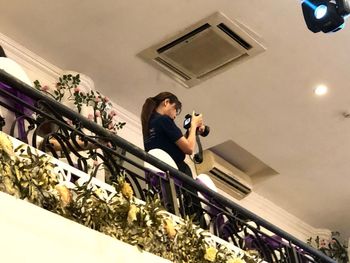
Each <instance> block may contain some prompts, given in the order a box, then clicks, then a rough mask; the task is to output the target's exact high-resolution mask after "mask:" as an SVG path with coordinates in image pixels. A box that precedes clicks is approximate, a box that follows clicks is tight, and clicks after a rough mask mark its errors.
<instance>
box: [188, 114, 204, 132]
mask: <svg viewBox="0 0 350 263" xmlns="http://www.w3.org/2000/svg"><path fill="white" fill-rule="evenodd" d="M201 126H203V115H202V114H199V115H196V114H195V112H192V120H191V127H193V128H195V129H197V128H200V127H201Z"/></svg>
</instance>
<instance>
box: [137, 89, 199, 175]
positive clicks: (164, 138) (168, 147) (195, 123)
mask: <svg viewBox="0 0 350 263" xmlns="http://www.w3.org/2000/svg"><path fill="white" fill-rule="evenodd" d="M181 107H182V105H181V102H180V101H179V100H178V98H177V97H176V96H175V95H174V94H172V93H170V92H161V93H159V94H158V95H157V96H154V97H150V98H148V99H146V101H145V103H144V104H143V107H142V113H141V121H142V133H143V140H144V146H145V150H146V151H149V150H152V149H157V148H158V149H162V150H164V151H166V152H167V153H168V154H169V155H170V156H171V157H172V158H173V160H174V161H175V163H176V164H177V167H178V168H179V170H180V171H182V172H184V173H186V174H187V175H190V176H192V174H191V170H190V168H189V167H188V165H187V164H186V163H185V162H184V159H185V156H186V154H189V155H191V154H192V153H193V152H194V148H195V145H196V131H197V128H199V129H200V130H201V129H202V128H203V119H202V115H201V114H200V115H198V116H196V115H195V114H192V119H191V127H190V129H189V131H188V133H187V134H188V135H187V137H185V136H184V135H183V134H182V132H181V130H180V129H179V127H177V126H176V124H175V122H174V120H175V118H176V116H177V115H179V114H180V112H181Z"/></svg>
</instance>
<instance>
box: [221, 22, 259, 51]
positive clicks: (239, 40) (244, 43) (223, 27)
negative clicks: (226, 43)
mask: <svg viewBox="0 0 350 263" xmlns="http://www.w3.org/2000/svg"><path fill="white" fill-rule="evenodd" d="M217 27H218V28H220V29H221V30H222V31H224V32H225V33H226V34H227V35H229V36H230V37H231V38H232V39H234V40H235V41H236V42H237V43H239V44H240V45H241V46H242V47H244V48H245V49H247V50H249V49H251V48H252V46H251V45H250V44H249V43H248V42H247V41H245V40H244V39H243V38H241V37H240V36H239V35H238V34H236V33H235V32H234V31H232V30H231V29H229V28H228V27H227V26H226V25H225V24H224V23H220V24H219V25H217Z"/></svg>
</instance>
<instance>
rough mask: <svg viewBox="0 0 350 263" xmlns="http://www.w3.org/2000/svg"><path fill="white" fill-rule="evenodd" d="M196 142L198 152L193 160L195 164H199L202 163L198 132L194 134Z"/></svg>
mask: <svg viewBox="0 0 350 263" xmlns="http://www.w3.org/2000/svg"><path fill="white" fill-rule="evenodd" d="M196 142H197V145H198V152H197V153H196V154H195V155H194V157H193V160H194V162H195V163H196V164H199V163H202V162H203V148H202V143H201V140H200V139H199V134H198V132H197V133H196Z"/></svg>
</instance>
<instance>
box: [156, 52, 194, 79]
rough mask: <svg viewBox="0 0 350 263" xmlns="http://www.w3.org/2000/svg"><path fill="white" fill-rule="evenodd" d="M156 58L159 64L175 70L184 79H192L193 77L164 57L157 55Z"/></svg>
mask: <svg viewBox="0 0 350 263" xmlns="http://www.w3.org/2000/svg"><path fill="white" fill-rule="evenodd" d="M154 60H155V61H157V62H158V63H159V64H161V65H163V66H164V67H166V68H167V69H169V70H171V71H173V72H174V73H176V74H177V75H178V76H179V77H181V78H182V79H184V80H190V79H191V77H189V76H188V75H186V74H185V73H183V72H182V71H181V70H179V69H178V68H176V67H174V66H173V65H171V64H169V63H168V62H166V61H165V60H164V59H162V58H160V57H156V58H155V59H154Z"/></svg>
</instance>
